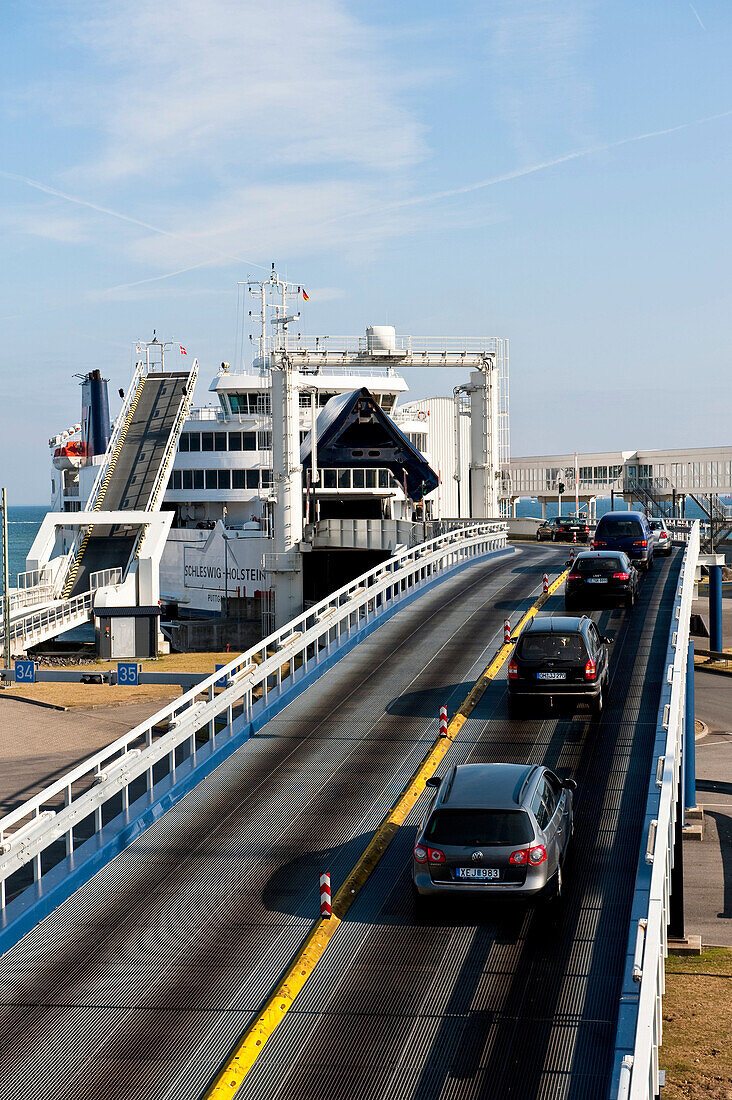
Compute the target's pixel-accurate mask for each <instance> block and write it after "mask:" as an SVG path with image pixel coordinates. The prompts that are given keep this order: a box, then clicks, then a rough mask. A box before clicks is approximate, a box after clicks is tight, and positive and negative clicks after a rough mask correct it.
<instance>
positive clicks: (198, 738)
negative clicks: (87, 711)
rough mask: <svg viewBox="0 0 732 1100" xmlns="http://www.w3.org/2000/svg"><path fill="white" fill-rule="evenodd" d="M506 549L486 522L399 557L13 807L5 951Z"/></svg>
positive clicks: (6, 844)
mask: <svg viewBox="0 0 732 1100" xmlns="http://www.w3.org/2000/svg"><path fill="white" fill-rule="evenodd" d="M507 551H508V552H510V548H509V547H508V544H507V531H506V524H505V523H501V522H476V523H473V524H471V525H469V526H464V527H461V528H458V529H456V530H452V531H448V532H446V533H444V534H441V535H440V536H438V537H437V538H433V539H431V540H430V541H428V542H424V543H421V544H419V545H418V546H416V547H414V548H412V549H409V550H405V551H403V552H402V553H400V554H398V555H395V556H394V557H393V558H390V559H389V560H388V561H385V562H383V563H382V564H380V565H378V566H376V567H375V568H373V569H370V570H369V571H368V572H366V573H363V574H362V575H361V576H360V577H357V578H356V579H355V580H353V581H351V582H350V583H349V584H347V585H344V586H343V587H342V588H340V589H338V591H337V592H334V593H332V595H330V596H328V597H327V598H326V599H324V600H321V601H320V603H318V604H316V605H315V606H314V607H311V608H309V609H308V610H307V611H306V612H304V613H303V614H302V615H299V616H298V617H297V618H295V619H293V620H292V621H291V622H289V623H287V624H286V625H285V626H284V627H281V628H280V629H279V630H277V631H275V632H274V633H273V634H270V635H269V637H267V638H264V639H263V640H262V641H261V642H259V643H257V645H255V646H253V647H252V648H251V649H249V650H247V651H246V652H245V653H242V654H240V655H239V656H237V657H234V658H233V659H232V660H231V661H230V662H229V663H228V664H227V665H225V666H224V668H222V669H220V670H219V671H218V672H215V673H213V674H212V675H210V676H207V677H205V678H204V679H203V680H201V681H200V683H198V684H197V685H196V686H195V687H194V688H192V689H191V690H189V691H187V692H184V693H183V694H182V695H181V696H179V697H178V698H177V699H175V700H174V701H173V702H172V703H170V704H168V705H167V706H166V707H163V709H162V710H159V711H158V712H157V713H156V714H153V715H152V717H150V718H149V719H147V720H146V721H145V722H141V723H140V725H138V726H135V728H134V729H132V730H130V731H129V732H128V733H126V734H124V735H123V736H122V737H119V738H118V739H117V740H116V741H114V742H113V743H112V744H111V745H109V746H108V747H107V748H104V749H101V750H100V751H99V752H97V753H95V754H94V755H93V756H91V757H89V759H88V760H86V761H84V762H83V763H82V764H79V765H78V766H77V767H75V768H73V769H72V770H71V771H69V772H68V773H67V774H66V775H64V776H62V777H61V778H59V779H57V780H55V781H54V782H53V783H51V784H50V785H49V786H47V787H46V788H44V789H43V790H42V791H40V792H39V794H37V795H35V796H34V797H33V798H30V799H28V801H26V802H24V803H23V805H22V806H19V807H18V808H17V809H15V810H13V811H11V813H9V814H6V815H5V817H3V818H2V819H0V954H1V953H2V952H3V951H6V950H7V949H8V947H9V946H11V945H12V943H14V942H16V941H17V939H19V938H20V936H21V935H23V934H24V933H25V932H26V931H28V930H29V929H30V928H31V927H33V925H35V924H36V923H37V922H38V921H39V920H41V919H42V918H43V917H44V916H45V915H47V913H50V912H51V911H52V910H53V909H54V908H55V907H56V905H58V904H60V902H61V901H63V900H64V898H66V897H68V896H69V895H70V894H71V893H73V891H74V890H76V889H78V888H79V886H81V885H83V883H84V882H86V881H88V880H89V879H90V878H91V877H92V876H93V875H94V874H96V873H97V871H99V870H100V869H101V868H102V867H103V866H104V865H105V863H107V862H108V861H109V860H110V859H112V858H113V857H114V856H115V855H117V854H118V853H119V852H120V851H122V849H123V848H124V847H125V846H126V845H127V844H129V843H130V842H131V840H132V839H134V837H135V836H137V835H139V833H140V832H142V831H143V830H144V829H145V828H147V827H148V826H149V825H150V824H152V822H153V821H154V820H155V819H156V818H157V817H159V816H160V813H161V812H162V810H163V809H167V808H169V807H170V806H172V805H174V804H175V803H176V802H177V801H179V800H180V798H182V797H183V796H184V795H185V794H186V793H187V792H188V791H189V790H191V789H192V787H193V786H195V784H196V783H198V782H200V780H201V779H203V778H204V777H205V776H206V775H207V774H208V773H209V772H210V771H211V770H212V769H213V768H214V767H216V766H217V765H218V764H219V763H221V762H222V761H223V760H224V759H226V757H227V756H229V755H230V754H231V753H232V752H233V751H234V750H235V749H236V748H238V747H239V745H241V744H243V743H244V742H245V741H246V740H247V739H248V737H249V736H250V735H251V734H252V733H254V732H256V730H258V729H260V728H261V727H262V726H263V725H264V724H265V723H266V722H267V721H269V719H270V718H272V717H273V716H274V715H275V714H276V713H278V711H280V710H281V709H283V708H284V707H285V706H287V704H288V703H289V702H290V701H291V700H292V699H294V698H295V697H296V696H297V695H298V694H299V693H300V692H301V691H304V690H305V689H306V688H307V687H309V686H310V684H311V683H313V682H314V681H315V680H316V679H317V678H318V677H319V676H321V675H322V674H323V673H324V672H326V671H327V670H328V669H329V668H330V667H332V666H333V665H334V664H335V663H336V662H337V661H338V660H340V658H341V657H343V656H344V655H345V654H346V653H347V652H349V651H350V650H351V649H352V648H353V647H354V646H355V645H357V644H358V643H359V642H360V641H362V640H363V638H364V637H366V636H367V635H368V634H369V633H371V631H372V630H375V629H376V628H377V627H378V626H380V625H381V624H382V623H383V622H385V621H386V620H387V619H388V618H389V617H390V616H391V615H393V614H394V613H395V612H396V611H398V610H399V609H400V608H401V607H403V606H404V605H405V604H406V603H408V602H410V601H411V600H413V599H415V598H416V597H418V596H420V595H422V594H423V593H424V592H426V591H427V590H428V589H430V588H431V587H433V586H434V585H435V584H437V583H439V582H440V581H442V580H444V579H445V578H447V577H449V576H450V575H452V574H454V573H455V572H456V571H457V570H459V569H462V568H464V567H465V566H468V565H471V564H473V563H474V562H477V561H480V560H483V559H485V558H488V557H491V556H493V555H497V554H500V553H505V552H507ZM87 595H88V596H91V593H89V594H87ZM79 598H80V599H81V598H82V597H79ZM83 598H86V597H83ZM153 769H155V772H154V770H153Z"/></svg>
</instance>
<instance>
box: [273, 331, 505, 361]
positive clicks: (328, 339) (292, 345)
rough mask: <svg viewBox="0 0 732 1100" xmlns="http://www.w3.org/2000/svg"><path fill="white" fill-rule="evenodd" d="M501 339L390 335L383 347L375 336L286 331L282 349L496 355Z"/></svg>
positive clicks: (347, 353) (378, 354)
mask: <svg viewBox="0 0 732 1100" xmlns="http://www.w3.org/2000/svg"><path fill="white" fill-rule="evenodd" d="M503 344H504V341H503V340H502V339H501V338H500V337H495V336H419V337H414V336H394V337H393V338H392V340H391V341H390V342H389V346H384V345H382V343H381V342H380V341H379V339H378V338H377V337H375V336H373V337H372V336H368V335H366V336H304V335H297V336H293V335H290V334H289V333H288V335H287V337H286V339H285V346H284V350H285V351H293V352H298V351H302V352H314V353H316V354H324V353H326V352H327V353H329V354H331V355H342V354H346V355H364V356H365V355H369V356H371V355H373V356H374V357H375V358H377V359H378V358H379V357H381V356H384V357H387V358H388V357H389V355H390V354H393V355H405V356H420V355H424V356H430V357H431V356H440V355H471V356H472V355H498V354H499V353H501V352H502V351H503V350H504V349H503Z"/></svg>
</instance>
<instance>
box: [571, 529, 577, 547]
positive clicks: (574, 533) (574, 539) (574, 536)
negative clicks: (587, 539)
mask: <svg viewBox="0 0 732 1100" xmlns="http://www.w3.org/2000/svg"><path fill="white" fill-rule="evenodd" d="M572 542H573V543H575V544H576V543H577V532H576V531H573V532H572Z"/></svg>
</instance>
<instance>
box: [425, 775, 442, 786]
mask: <svg viewBox="0 0 732 1100" xmlns="http://www.w3.org/2000/svg"><path fill="white" fill-rule="evenodd" d="M441 783H442V779H441V778H440V776H438V775H431V776H430V777H429V779H428V780H427V782H426V783H425V787H439V786H440V784H441Z"/></svg>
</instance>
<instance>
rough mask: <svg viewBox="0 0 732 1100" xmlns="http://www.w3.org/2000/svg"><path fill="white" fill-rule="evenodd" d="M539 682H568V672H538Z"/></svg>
mask: <svg viewBox="0 0 732 1100" xmlns="http://www.w3.org/2000/svg"><path fill="white" fill-rule="evenodd" d="M536 678H537V680H566V679H567V673H566V672H537V674H536Z"/></svg>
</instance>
